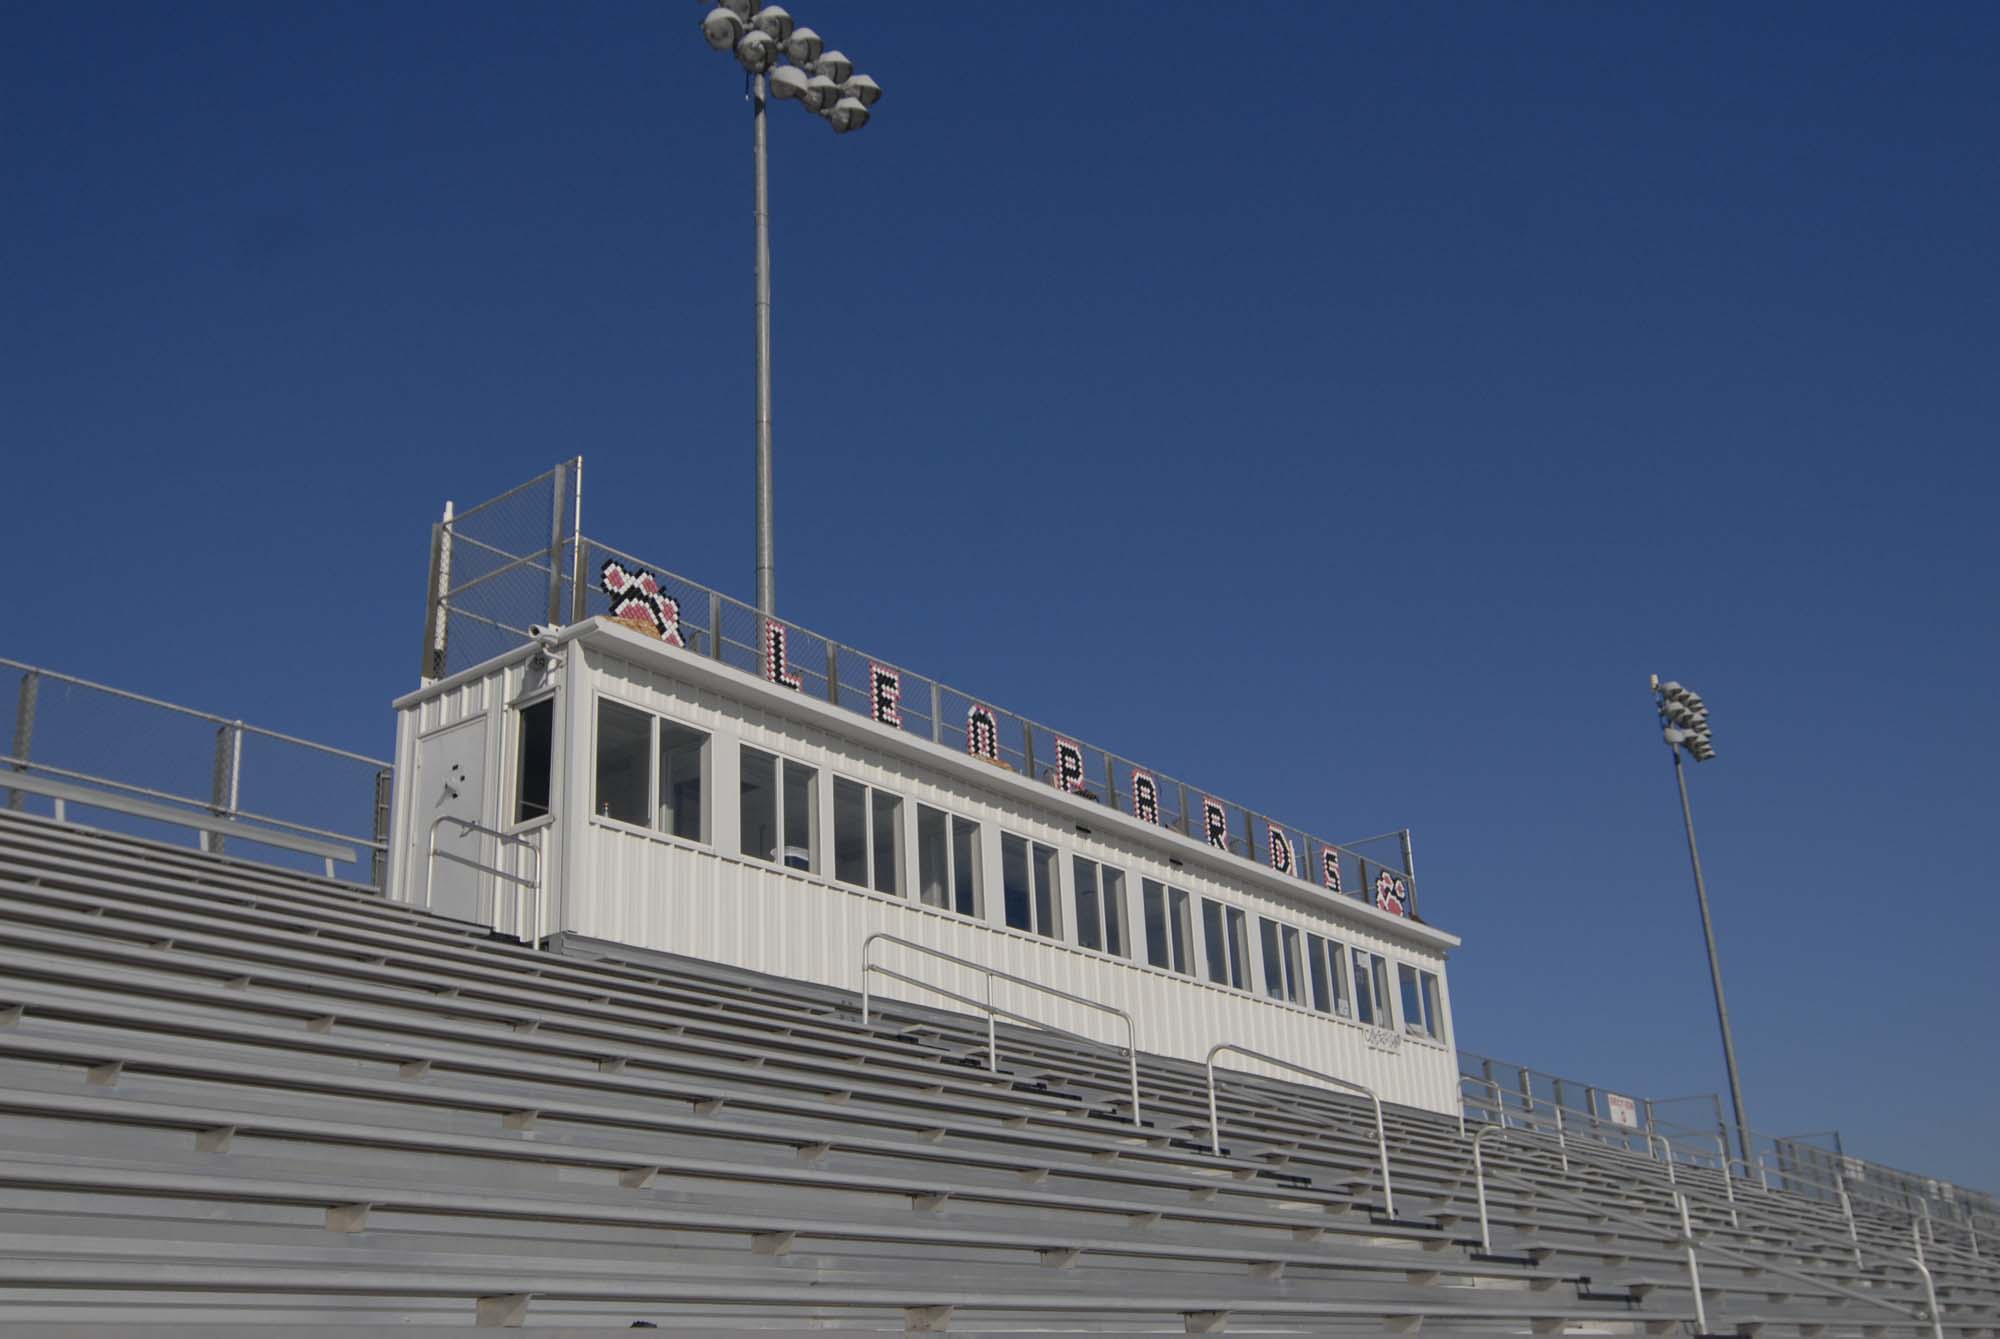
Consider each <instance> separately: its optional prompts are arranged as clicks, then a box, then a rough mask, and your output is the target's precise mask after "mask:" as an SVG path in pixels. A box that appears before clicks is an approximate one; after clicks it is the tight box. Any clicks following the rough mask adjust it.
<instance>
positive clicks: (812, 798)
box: [736, 741, 831, 882]
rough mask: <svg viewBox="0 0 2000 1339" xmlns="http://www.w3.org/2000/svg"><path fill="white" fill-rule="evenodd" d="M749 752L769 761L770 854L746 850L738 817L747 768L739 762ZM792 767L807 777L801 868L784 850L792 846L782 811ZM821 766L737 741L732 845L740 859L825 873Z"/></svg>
mask: <svg viewBox="0 0 2000 1339" xmlns="http://www.w3.org/2000/svg"><path fill="white" fill-rule="evenodd" d="M753 753H754V754H757V755H759V756H761V757H765V758H769V759H771V761H772V763H773V767H772V772H771V806H772V807H771V823H772V829H771V835H772V841H773V846H772V852H773V853H772V854H771V855H764V854H762V853H761V852H758V851H753V850H750V849H749V848H748V847H747V846H746V845H745V843H746V842H747V841H748V840H749V838H748V835H747V834H746V832H745V830H744V825H743V821H742V815H743V787H744V777H745V775H746V773H747V771H748V769H747V768H745V767H744V766H743V762H744V759H745V758H747V757H748V756H749V755H751V754H753ZM793 768H797V769H799V770H801V771H803V772H805V773H806V774H807V778H808V779H807V782H806V787H805V795H806V804H807V806H808V814H807V819H806V844H805V848H804V849H805V852H806V863H805V866H804V867H803V868H801V867H800V866H797V865H794V864H792V863H791V861H790V860H788V859H787V858H786V854H787V852H789V851H790V850H792V849H793V848H792V846H791V845H790V844H789V843H788V842H787V840H786V837H787V832H786V829H787V828H788V827H789V826H790V821H789V820H790V817H791V816H790V815H789V814H787V813H786V812H785V809H786V804H785V791H786V789H787V787H788V785H789V783H790V781H791V771H792V769H793ZM821 770H822V769H821V768H819V767H817V766H815V765H814V764H812V763H808V762H801V761H799V760H798V759H796V758H792V757H788V756H787V755H785V754H782V753H778V752H776V751H774V750H772V749H765V748H759V747H757V746H756V745H755V744H751V743H748V742H743V741H739V742H738V744H737V751H736V813H737V832H736V848H737V852H738V853H739V854H740V855H741V856H742V857H743V858H744V859H746V860H755V861H757V862H759V863H760V864H765V865H771V866H773V867H775V868H777V869H783V870H789V871H791V872H792V873H794V874H808V875H811V876H812V877H814V878H826V877H827V876H826V875H825V874H823V873H822V872H821V865H822V864H823V863H824V862H823V861H822V859H821V857H820V848H821V847H822V846H824V845H825V844H826V842H825V835H824V834H825V827H824V825H823V824H822V823H821V821H820V815H819V810H820V803H819V789H820V785H819V778H820V773H821ZM829 882H831V880H829Z"/></svg>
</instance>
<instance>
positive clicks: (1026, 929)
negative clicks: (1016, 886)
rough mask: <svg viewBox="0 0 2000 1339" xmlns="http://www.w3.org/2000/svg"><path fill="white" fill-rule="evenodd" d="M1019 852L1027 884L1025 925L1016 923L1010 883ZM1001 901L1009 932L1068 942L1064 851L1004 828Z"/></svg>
mask: <svg viewBox="0 0 2000 1339" xmlns="http://www.w3.org/2000/svg"><path fill="white" fill-rule="evenodd" d="M1017 849H1018V851H1019V854H1020V859H1021V862H1022V874H1023V877H1024V879H1025V881H1026V882H1025V884H1024V886H1023V888H1022V890H1021V892H1022V896H1023V898H1024V899H1025V908H1024V909H1025V911H1026V912H1027V923H1026V924H1025V925H1022V924H1016V923H1015V921H1014V907H1013V901H1014V893H1013V891H1012V889H1011V888H1010V887H1009V884H1008V879H1009V874H1008V860H1009V859H1010V858H1011V857H1012V855H1013V854H1014V853H1015V851H1016V850H1017ZM1044 875H1046V876H1047V878H1046V880H1045V879H1044V877H1043V876H1044ZM1000 898H1001V903H1000V923H1001V925H1002V926H1004V927H1005V928H1006V929H1009V930H1016V931H1019V932H1020V933H1022V934H1031V935H1034V936H1036V937H1037V938H1041V939H1048V940H1053V941H1054V942H1056V943H1058V944H1060V943H1063V942H1064V939H1063V915H1062V904H1063V900H1062V852H1061V851H1059V850H1057V849H1056V848H1055V847H1053V846H1051V845H1049V844H1048V843H1047V842H1043V841H1036V840H1035V839H1034V838H1033V837H1023V836H1022V835H1021V834H1020V833H1018V832H1008V831H1007V830H1006V829H1004V828H1003V829H1001V831H1000Z"/></svg>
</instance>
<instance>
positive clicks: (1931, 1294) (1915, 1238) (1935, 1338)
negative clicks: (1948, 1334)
mask: <svg viewBox="0 0 2000 1339" xmlns="http://www.w3.org/2000/svg"><path fill="white" fill-rule="evenodd" d="M1910 1243H1911V1244H1912V1245H1913V1246H1915V1247H1916V1248H1917V1257H1916V1260H1915V1262H1914V1263H1915V1264H1916V1266H1917V1273H1919V1274H1921V1275H1922V1276H1923V1280H1924V1300H1925V1302H1926V1303H1927V1304H1928V1306H1929V1308H1930V1315H1929V1317H1928V1319H1929V1320H1930V1323H1931V1339H1944V1321H1943V1320H1941V1319H1939V1317H1938V1301H1937V1284H1936V1282H1935V1281H1934V1280H1933V1279H1932V1278H1931V1267H1930V1266H1929V1265H1927V1264H1925V1263H1924V1239H1923V1238H1922V1237H1921V1236H1919V1235H1918V1234H1917V1225H1916V1224H1915V1223H1912V1224H1910ZM1932 1244H1933V1245H1935V1244H1936V1243H1932Z"/></svg>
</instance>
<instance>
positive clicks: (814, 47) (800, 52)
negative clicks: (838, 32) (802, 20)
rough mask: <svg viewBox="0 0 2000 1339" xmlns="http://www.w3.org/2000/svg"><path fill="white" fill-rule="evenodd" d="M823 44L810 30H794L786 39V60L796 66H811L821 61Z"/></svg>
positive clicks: (817, 35) (816, 34)
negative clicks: (820, 55)
mask: <svg viewBox="0 0 2000 1339" xmlns="http://www.w3.org/2000/svg"><path fill="white" fill-rule="evenodd" d="M821 46H822V43H821V42H820V40H819V34H818V33H816V32H814V31H813V30H812V29H810V28H794V29H792V33H791V36H789V37H787V38H786V39H785V59H786V60H789V61H790V62H791V63H792V64H794V65H810V64H812V63H813V62H814V61H816V60H818V59H819V53H820V49H821Z"/></svg>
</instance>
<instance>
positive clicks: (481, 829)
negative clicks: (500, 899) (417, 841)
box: [424, 814, 548, 948]
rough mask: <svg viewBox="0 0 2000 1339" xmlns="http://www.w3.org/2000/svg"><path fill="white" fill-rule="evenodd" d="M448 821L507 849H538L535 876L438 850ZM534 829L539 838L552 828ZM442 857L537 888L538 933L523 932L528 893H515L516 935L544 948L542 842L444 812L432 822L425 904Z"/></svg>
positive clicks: (427, 848)
mask: <svg viewBox="0 0 2000 1339" xmlns="http://www.w3.org/2000/svg"><path fill="white" fill-rule="evenodd" d="M447 823H450V824H452V825H453V826H455V827H457V828H458V829H459V830H460V831H462V832H465V833H475V832H476V833H478V834H479V835H480V837H482V838H485V837H492V838H494V839H495V840H496V842H497V843H498V845H499V846H500V847H502V848H503V849H504V848H505V847H508V846H519V847H520V848H522V849H523V850H526V851H532V852H534V855H535V877H534V878H532V879H525V878H522V877H521V876H520V875H518V874H510V873H508V872H507V871H506V870H504V869H501V868H500V867H499V865H498V864H497V863H496V864H492V865H485V864H481V863H480V862H479V861H477V860H469V859H467V858H466V857H464V856H462V855H459V854H458V853H457V852H455V851H440V850H438V844H437V838H438V829H439V828H441V827H443V826H444V825H445V824H447ZM533 831H534V834H535V837H540V836H541V834H542V833H544V832H546V831H548V828H547V827H546V826H543V827H539V828H536V829H534V830H533ZM484 845H485V844H484V842H483V841H482V842H481V849H482V851H483V849H484ZM440 860H447V861H450V862H451V863H453V864H456V865H463V866H465V867H466V868H467V869H471V870H477V871H478V872H479V873H481V874H490V875H492V876H493V878H494V879H496V880H498V881H500V882H503V883H510V884H513V885H514V886H515V887H516V888H522V889H526V888H532V889H534V890H535V916H534V920H533V921H532V922H531V926H530V928H531V929H532V930H533V932H534V933H533V934H532V935H526V934H522V933H521V903H522V901H523V897H524V895H523V894H522V893H516V894H515V895H514V938H516V939H519V940H521V941H522V942H523V943H532V944H534V945H535V946H536V947H537V948H539V947H541V943H542V940H543V939H545V938H547V937H548V926H547V923H546V921H547V908H546V907H545V905H544V889H543V886H542V846H541V843H540V842H539V841H537V840H534V839H533V838H530V837H529V836H528V834H527V833H525V832H502V831H500V830H499V829H497V828H489V827H487V826H486V825H485V824H483V823H475V822H473V821H472V820H471V819H469V818H457V817H454V816H453V815H451V814H442V815H440V816H439V817H438V818H437V820H436V821H435V822H433V823H432V824H431V831H430V837H429V840H428V842H427V844H426V846H425V849H424V905H425V907H429V906H430V902H431V879H432V878H433V877H434V876H435V874H436V872H437V862H438V861H440ZM498 891H499V890H498V889H497V888H496V889H495V892H498Z"/></svg>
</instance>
